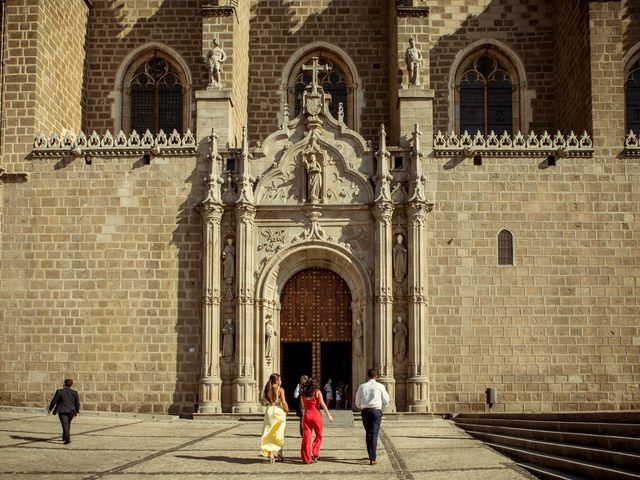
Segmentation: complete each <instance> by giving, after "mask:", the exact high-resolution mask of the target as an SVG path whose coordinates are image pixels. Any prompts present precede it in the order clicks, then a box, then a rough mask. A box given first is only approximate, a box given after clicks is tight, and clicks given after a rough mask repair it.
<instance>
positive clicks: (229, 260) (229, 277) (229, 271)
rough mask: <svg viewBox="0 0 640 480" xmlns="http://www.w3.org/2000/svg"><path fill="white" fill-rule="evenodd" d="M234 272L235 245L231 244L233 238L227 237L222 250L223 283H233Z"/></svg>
mask: <svg viewBox="0 0 640 480" xmlns="http://www.w3.org/2000/svg"><path fill="white" fill-rule="evenodd" d="M235 273H236V247H234V246H233V239H232V238H227V244H226V245H225V246H224V250H223V251H222V278H223V279H224V281H225V283H233V277H234V275H235Z"/></svg>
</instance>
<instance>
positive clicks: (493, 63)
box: [456, 48, 519, 135]
mask: <svg viewBox="0 0 640 480" xmlns="http://www.w3.org/2000/svg"><path fill="white" fill-rule="evenodd" d="M456 78H457V79H456V93H457V98H456V103H457V105H458V109H457V110H458V112H457V113H458V122H457V123H458V126H459V131H460V132H464V131H465V130H466V131H468V132H469V133H470V134H472V135H473V134H475V133H476V132H478V131H480V133H482V134H484V135H487V134H489V133H490V132H491V131H494V132H495V133H496V134H497V135H500V134H501V133H502V132H504V131H506V132H507V133H509V134H511V133H513V131H514V130H518V129H519V125H518V119H519V112H518V93H519V92H518V79H517V74H516V72H515V69H514V68H513V67H512V65H511V64H510V62H508V59H507V58H506V57H505V56H504V55H502V54H501V53H500V52H498V51H497V50H496V49H494V48H483V49H482V50H480V51H478V50H476V51H475V52H474V53H472V54H471V55H470V56H469V57H467V59H466V60H465V61H464V62H463V63H462V64H461V68H460V69H459V70H458V74H457V76H456Z"/></svg>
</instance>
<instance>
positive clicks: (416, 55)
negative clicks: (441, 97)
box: [404, 38, 422, 85]
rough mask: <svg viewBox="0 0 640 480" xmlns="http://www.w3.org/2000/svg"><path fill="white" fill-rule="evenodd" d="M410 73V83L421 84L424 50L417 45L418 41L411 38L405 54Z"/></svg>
mask: <svg viewBox="0 0 640 480" xmlns="http://www.w3.org/2000/svg"><path fill="white" fill-rule="evenodd" d="M404 61H405V62H406V64H407V71H408V73H409V85H420V67H421V66H422V52H421V51H420V49H419V48H418V47H416V41H415V39H413V38H410V39H409V48H407V51H406V52H405V54H404Z"/></svg>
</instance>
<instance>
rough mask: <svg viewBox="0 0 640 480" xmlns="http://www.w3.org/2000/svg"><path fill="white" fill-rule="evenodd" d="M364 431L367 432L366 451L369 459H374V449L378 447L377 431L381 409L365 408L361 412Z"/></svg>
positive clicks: (380, 419) (380, 418) (378, 429)
mask: <svg viewBox="0 0 640 480" xmlns="http://www.w3.org/2000/svg"><path fill="white" fill-rule="evenodd" d="M361 414H362V424H363V425H364V431H365V432H367V436H366V440H367V453H368V454H369V460H375V459H376V458H377V457H376V449H377V448H378V432H380V422H381V421H382V410H379V409H375V410H374V409H370V408H365V409H364V410H362V412H361Z"/></svg>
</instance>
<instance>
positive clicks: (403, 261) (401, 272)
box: [393, 233, 407, 282]
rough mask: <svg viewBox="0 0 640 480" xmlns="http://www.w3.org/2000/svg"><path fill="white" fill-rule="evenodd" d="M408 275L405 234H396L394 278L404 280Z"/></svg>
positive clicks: (398, 280)
mask: <svg viewBox="0 0 640 480" xmlns="http://www.w3.org/2000/svg"><path fill="white" fill-rule="evenodd" d="M406 276H407V247H406V246H405V244H404V236H403V235H402V234H401V233H399V234H398V235H396V244H395V246H394V247H393V279H394V280H395V281H396V282H402V281H403V280H404V279H405V277H406Z"/></svg>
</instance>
